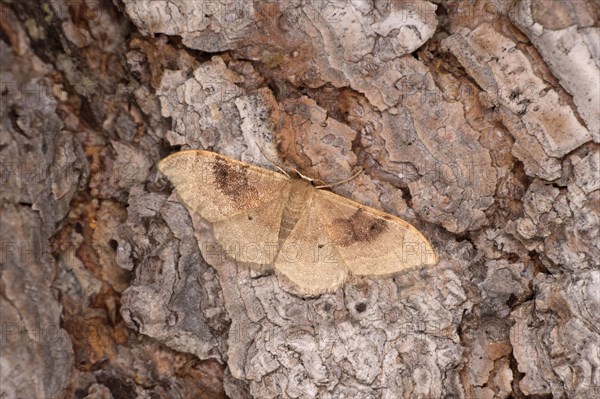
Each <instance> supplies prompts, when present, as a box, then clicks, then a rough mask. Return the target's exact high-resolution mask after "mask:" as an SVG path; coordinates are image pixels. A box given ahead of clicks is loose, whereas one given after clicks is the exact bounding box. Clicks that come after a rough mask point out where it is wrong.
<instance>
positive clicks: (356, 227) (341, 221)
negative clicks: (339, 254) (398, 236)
mask: <svg viewBox="0 0 600 399" xmlns="http://www.w3.org/2000/svg"><path fill="white" fill-rule="evenodd" d="M332 227H333V230H334V232H335V234H334V236H335V238H334V240H335V243H336V244H338V245H341V246H344V247H347V246H350V245H352V244H360V243H365V242H371V241H373V240H375V239H377V238H378V237H379V236H380V235H381V234H383V233H385V232H386V231H387V230H388V223H387V221H386V220H384V219H381V218H377V217H374V216H371V215H369V214H367V213H366V212H365V211H364V210H363V209H362V208H359V209H357V211H356V212H354V214H353V215H352V216H351V217H349V218H347V219H346V218H337V219H334V221H333V226H332Z"/></svg>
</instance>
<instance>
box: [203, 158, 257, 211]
mask: <svg viewBox="0 0 600 399" xmlns="http://www.w3.org/2000/svg"><path fill="white" fill-rule="evenodd" d="M212 171H213V173H214V178H215V182H216V183H217V189H219V191H221V192H222V193H223V194H225V195H227V196H228V197H230V198H231V199H232V200H234V201H235V202H236V203H239V204H240V205H242V204H247V202H248V201H253V200H254V199H256V197H257V192H256V188H255V187H253V186H252V185H251V184H250V183H249V182H248V167H247V166H245V165H242V164H234V163H230V162H227V160H224V159H221V158H216V160H215V162H214V163H213V164H212Z"/></svg>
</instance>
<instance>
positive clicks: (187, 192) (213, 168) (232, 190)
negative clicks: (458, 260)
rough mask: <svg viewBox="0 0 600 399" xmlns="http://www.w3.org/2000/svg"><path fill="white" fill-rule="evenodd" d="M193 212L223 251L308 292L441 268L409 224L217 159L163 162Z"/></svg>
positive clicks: (187, 154) (201, 154)
mask: <svg viewBox="0 0 600 399" xmlns="http://www.w3.org/2000/svg"><path fill="white" fill-rule="evenodd" d="M158 167H159V170H160V172H161V173H163V174H164V175H166V176H167V178H168V179H169V180H170V181H171V182H172V183H173V186H174V188H175V191H176V193H177V195H178V197H179V198H180V199H181V201H182V202H183V204H184V205H186V207H187V208H188V211H189V212H190V213H191V214H192V215H199V216H200V217H201V218H203V219H205V220H206V221H208V222H209V223H210V224H211V225H212V227H213V232H214V238H215V240H216V241H217V242H218V244H219V245H220V246H221V248H222V249H223V251H224V252H225V254H226V255H227V256H228V257H230V258H232V259H234V260H236V261H239V262H244V263H248V264H254V265H258V266H260V267H262V268H265V267H266V268H269V269H272V270H274V271H275V272H276V273H277V274H278V275H279V276H282V277H284V278H286V279H287V280H289V281H290V282H291V283H292V284H293V285H294V286H295V287H297V289H298V290H299V291H300V292H302V293H305V294H319V293H324V292H330V291H333V290H335V289H336V288H338V287H339V286H340V285H341V284H342V283H343V282H344V281H345V280H346V279H347V278H348V276H349V275H350V274H354V275H357V276H390V275H393V274H395V273H397V272H400V271H402V270H405V269H408V268H412V267H417V266H425V265H434V264H435V263H437V255H436V254H435V251H434V250H433V248H432V246H431V244H430V243H429V241H427V239H426V238H425V237H424V236H423V235H422V234H421V233H420V232H419V231H418V230H417V229H416V228H415V227H413V226H412V225H410V224H409V223H408V222H406V221H404V220H402V219H400V218H398V217H396V216H393V215H390V214H387V213H385V212H382V211H379V210H377V209H373V208H369V207H367V206H364V205H361V204H359V203H357V202H354V201H351V200H349V199H347V198H344V197H342V196H339V195H337V194H334V193H332V192H330V191H327V190H323V189H319V188H317V187H315V185H314V184H313V182H312V181H310V179H302V178H299V179H292V178H289V177H288V176H285V175H283V174H280V173H277V172H274V171H271V170H267V169H263V168H259V167H255V166H252V165H249V164H246V163H243V162H239V161H236V160H234V159H231V158H228V157H225V156H222V155H220V154H217V153H214V152H209V151H202V150H189V151H181V152H178V153H175V154H172V155H170V156H168V157H166V158H165V159H163V160H161V161H160V163H159V165H158Z"/></svg>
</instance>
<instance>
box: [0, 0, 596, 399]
mask: <svg viewBox="0 0 600 399" xmlns="http://www.w3.org/2000/svg"><path fill="white" fill-rule="evenodd" d="M1 6H2V15H1V18H0V28H1V31H0V32H1V35H0V58H1V59H2V65H1V68H0V77H1V81H2V91H1V93H0V95H1V96H2V104H1V105H2V109H1V111H0V113H1V116H2V118H1V124H0V129H1V132H2V137H1V140H0V156H1V159H2V175H1V182H2V189H1V192H0V200H1V203H0V207H1V209H0V211H1V212H2V216H1V219H0V232H1V234H2V238H1V240H2V245H1V248H0V249H1V261H2V268H1V272H0V273H1V274H0V310H1V313H0V317H1V323H2V326H1V327H2V329H1V334H0V338H1V342H0V355H1V359H0V373H1V375H0V377H1V381H2V383H1V384H0V397H7V398H13V397H36V398H37V397H39V398H62V397H87V398H111V397H112V398H128V397H142V398H144V397H161V398H162V397H164V398H170V397H182V398H183V397H195V398H223V397H225V396H227V397H229V398H232V399H238V398H240V399H241V398H314V397H318V398H389V399H392V398H394V399H395V398H416V397H419V398H450V397H456V398H508V397H513V398H525V397H555V398H562V397H566V398H594V397H598V392H599V391H600V317H599V316H598V315H599V314H600V240H598V236H599V234H600V171H599V169H600V124H599V121H600V29H599V28H598V21H599V19H600V18H599V16H598V15H599V12H600V11H599V8H598V4H597V3H596V2H594V1H564V2H562V1H526V0H515V1H404V2H403V1H391V0H390V1H385V0H366V1H344V2H341V1H325V0H323V1H321V0H318V1H314V0H289V1H237V0H219V1H191V0H160V1H158V0H156V1H150V0H145V1H134V0H114V1H113V2H111V1H108V0H102V1H97V0H75V1H72V0H56V1H52V2H48V3H43V4H42V3H40V2H37V1H33V0H32V1H27V0H25V1H18V2H12V1H3V2H2V3H1ZM187 148H204V149H209V150H212V151H216V152H219V153H221V154H224V155H227V156H230V157H233V158H236V159H240V160H242V161H244V162H248V163H252V164H255V165H259V166H262V167H266V168H271V169H274V166H273V165H272V163H271V162H269V160H267V159H266V157H265V155H264V154H266V156H267V157H268V158H269V159H271V160H275V161H277V162H278V163H280V164H282V165H284V166H285V167H286V168H295V169H297V170H299V171H300V172H302V173H303V174H305V175H309V176H312V177H317V178H320V179H322V180H324V181H327V182H335V181H339V180H343V179H345V178H347V177H349V176H350V175H351V174H352V171H353V170H355V169H356V168H362V169H364V171H365V172H364V173H362V174H361V175H360V176H358V177H356V178H354V179H352V180H350V181H349V182H348V183H346V184H343V185H340V186H336V187H335V188H334V191H335V192H336V193H338V194H340V195H343V196H346V197H348V198H351V199H353V200H355V201H358V202H361V203H364V204H366V205H369V206H372V207H376V208H379V209H382V210H384V211H386V212H389V213H392V214H395V215H397V216H400V217H402V218H404V219H406V220H408V221H410V222H411V223H413V224H414V225H415V226H416V227H417V228H419V229H420V231H422V232H423V234H424V235H425V236H426V237H427V238H429V239H430V241H431V242H432V244H433V246H434V247H435V248H436V250H437V251H438V255H439V258H440V262H439V264H438V265H436V266H435V267H432V268H428V269H423V270H413V271H410V272H407V273H403V274H401V275H398V276H396V277H393V278H386V279H369V278H353V279H352V280H351V281H349V282H348V283H347V284H346V285H345V286H344V287H343V288H342V289H340V290H338V291H336V292H334V293H331V294H324V295H320V296H314V297H303V296H299V295H297V293H296V292H294V290H293V288H292V287H290V286H288V285H287V284H286V283H285V282H282V281H279V280H278V278H277V277H276V276H274V275H273V274H271V273H268V272H257V271H253V270H250V269H248V268H247V267H245V266H243V265H238V264H236V263H235V262H232V261H231V260H229V259H227V258H225V257H224V256H223V255H222V253H221V251H220V250H219V248H218V247H217V246H216V245H215V243H214V238H213V237H212V231H211V226H210V225H208V224H206V223H204V222H203V221H202V220H200V219H199V218H198V217H197V216H196V215H193V214H192V215H190V213H189V212H188V210H187V209H186V208H185V207H184V206H183V205H182V204H181V203H180V202H179V201H178V200H177V197H176V196H175V195H173V194H172V187H171V185H170V184H169V183H168V181H167V180H166V179H165V178H164V177H163V176H161V175H159V174H158V172H157V170H156V163H157V161H158V160H159V159H161V158H162V157H164V156H166V155H167V154H169V153H170V152H173V151H176V150H178V149H187ZM263 152H264V154H263Z"/></svg>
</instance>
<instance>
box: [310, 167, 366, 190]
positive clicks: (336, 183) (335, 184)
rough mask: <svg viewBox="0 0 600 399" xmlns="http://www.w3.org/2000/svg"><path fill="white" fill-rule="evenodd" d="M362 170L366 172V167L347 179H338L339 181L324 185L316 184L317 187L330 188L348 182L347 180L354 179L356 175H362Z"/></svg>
mask: <svg viewBox="0 0 600 399" xmlns="http://www.w3.org/2000/svg"><path fill="white" fill-rule="evenodd" d="M362 172H364V169H361V170H359V171H358V172H356V173H355V174H353V175H352V176H350V177H349V178H347V179H344V180H340V181H337V182H335V183H331V184H325V185H322V186H316V187H315V188H330V187H335V186H337V185H340V184H342V183H346V182H347V181H350V180H352V179H354V178H355V177H356V176H358V175H360V174H361V173H362Z"/></svg>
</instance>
